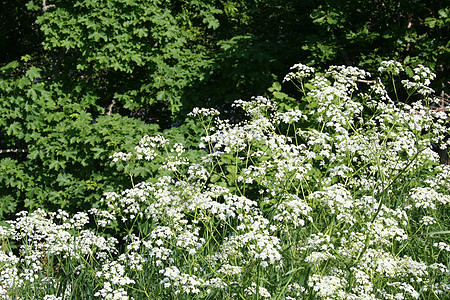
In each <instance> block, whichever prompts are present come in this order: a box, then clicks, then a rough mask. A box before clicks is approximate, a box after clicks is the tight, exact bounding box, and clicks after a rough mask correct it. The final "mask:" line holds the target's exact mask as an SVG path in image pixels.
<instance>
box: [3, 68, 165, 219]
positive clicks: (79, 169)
mask: <svg viewBox="0 0 450 300" xmlns="http://www.w3.org/2000/svg"><path fill="white" fill-rule="evenodd" d="M40 72H41V70H39V69H37V68H35V67H31V68H30V69H28V70H27V71H25V72H24V70H22V69H20V68H19V63H16V62H14V63H11V64H9V65H8V66H6V67H4V68H3V69H2V77H4V78H3V79H0V87H1V89H0V96H1V98H2V101H1V102H0V113H1V116H2V117H1V119H0V128H1V132H2V136H1V141H0V145H1V149H2V153H1V154H0V155H1V157H0V158H1V160H0V168H1V170H2V172H1V173H0V197H1V201H0V203H1V207H0V214H1V215H4V214H7V213H12V212H14V211H15V210H17V209H22V208H24V207H26V208H36V207H48V208H51V207H53V208H59V207H63V208H66V209H68V210H71V209H74V210H75V209H76V210H79V209H82V208H83V207H90V206H91V204H92V203H95V202H96V201H98V200H99V199H100V197H101V196H102V194H103V193H104V192H105V191H108V190H115V189H117V188H119V187H121V188H123V187H127V186H128V185H129V176H128V175H127V174H124V173H123V172H121V171H119V170H117V169H116V168H115V166H114V165H112V164H111V159H109V156H111V155H112V154H113V153H114V151H120V150H130V147H133V146H134V145H135V144H136V143H137V142H138V141H139V139H140V138H141V137H142V136H143V135H145V134H151V133H152V132H154V131H155V130H156V129H157V126H155V125H148V124H145V123H143V122H142V121H139V120H133V119H131V118H128V117H123V116H119V115H114V114H113V115H111V116H108V115H99V116H97V117H95V118H94V117H93V115H92V114H91V113H89V112H88V111H89V109H90V108H92V107H95V105H94V104H92V103H89V102H90V95H89V94H87V95H82V94H78V93H76V92H72V93H70V92H67V91H64V90H63V89H62V86H61V85H60V84H58V83H55V82H48V81H46V80H44V79H43V78H42V77H41V76H40ZM22 73H25V74H24V75H22Z"/></svg>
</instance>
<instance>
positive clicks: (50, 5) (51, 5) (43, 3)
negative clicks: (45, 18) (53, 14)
mask: <svg viewBox="0 0 450 300" xmlns="http://www.w3.org/2000/svg"><path fill="white" fill-rule="evenodd" d="M50 7H55V5H53V4H49V5H47V4H45V0H42V11H44V12H45V11H46V10H47V9H49V8H50Z"/></svg>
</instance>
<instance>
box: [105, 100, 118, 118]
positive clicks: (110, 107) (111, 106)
mask: <svg viewBox="0 0 450 300" xmlns="http://www.w3.org/2000/svg"><path fill="white" fill-rule="evenodd" d="M114 104H116V99H112V101H111V103H110V104H109V105H108V107H107V108H106V115H107V116H110V115H111V114H112V109H113V107H114Z"/></svg>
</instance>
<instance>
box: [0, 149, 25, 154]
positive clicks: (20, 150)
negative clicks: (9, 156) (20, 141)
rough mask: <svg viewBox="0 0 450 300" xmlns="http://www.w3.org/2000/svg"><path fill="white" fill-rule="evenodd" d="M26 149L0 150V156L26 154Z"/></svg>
mask: <svg viewBox="0 0 450 300" xmlns="http://www.w3.org/2000/svg"><path fill="white" fill-rule="evenodd" d="M26 152H28V149H0V154H2V153H26Z"/></svg>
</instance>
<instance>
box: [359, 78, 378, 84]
mask: <svg viewBox="0 0 450 300" xmlns="http://www.w3.org/2000/svg"><path fill="white" fill-rule="evenodd" d="M355 81H356V82H362V83H375V82H377V81H376V80H364V79H359V78H356V79H355Z"/></svg>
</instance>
